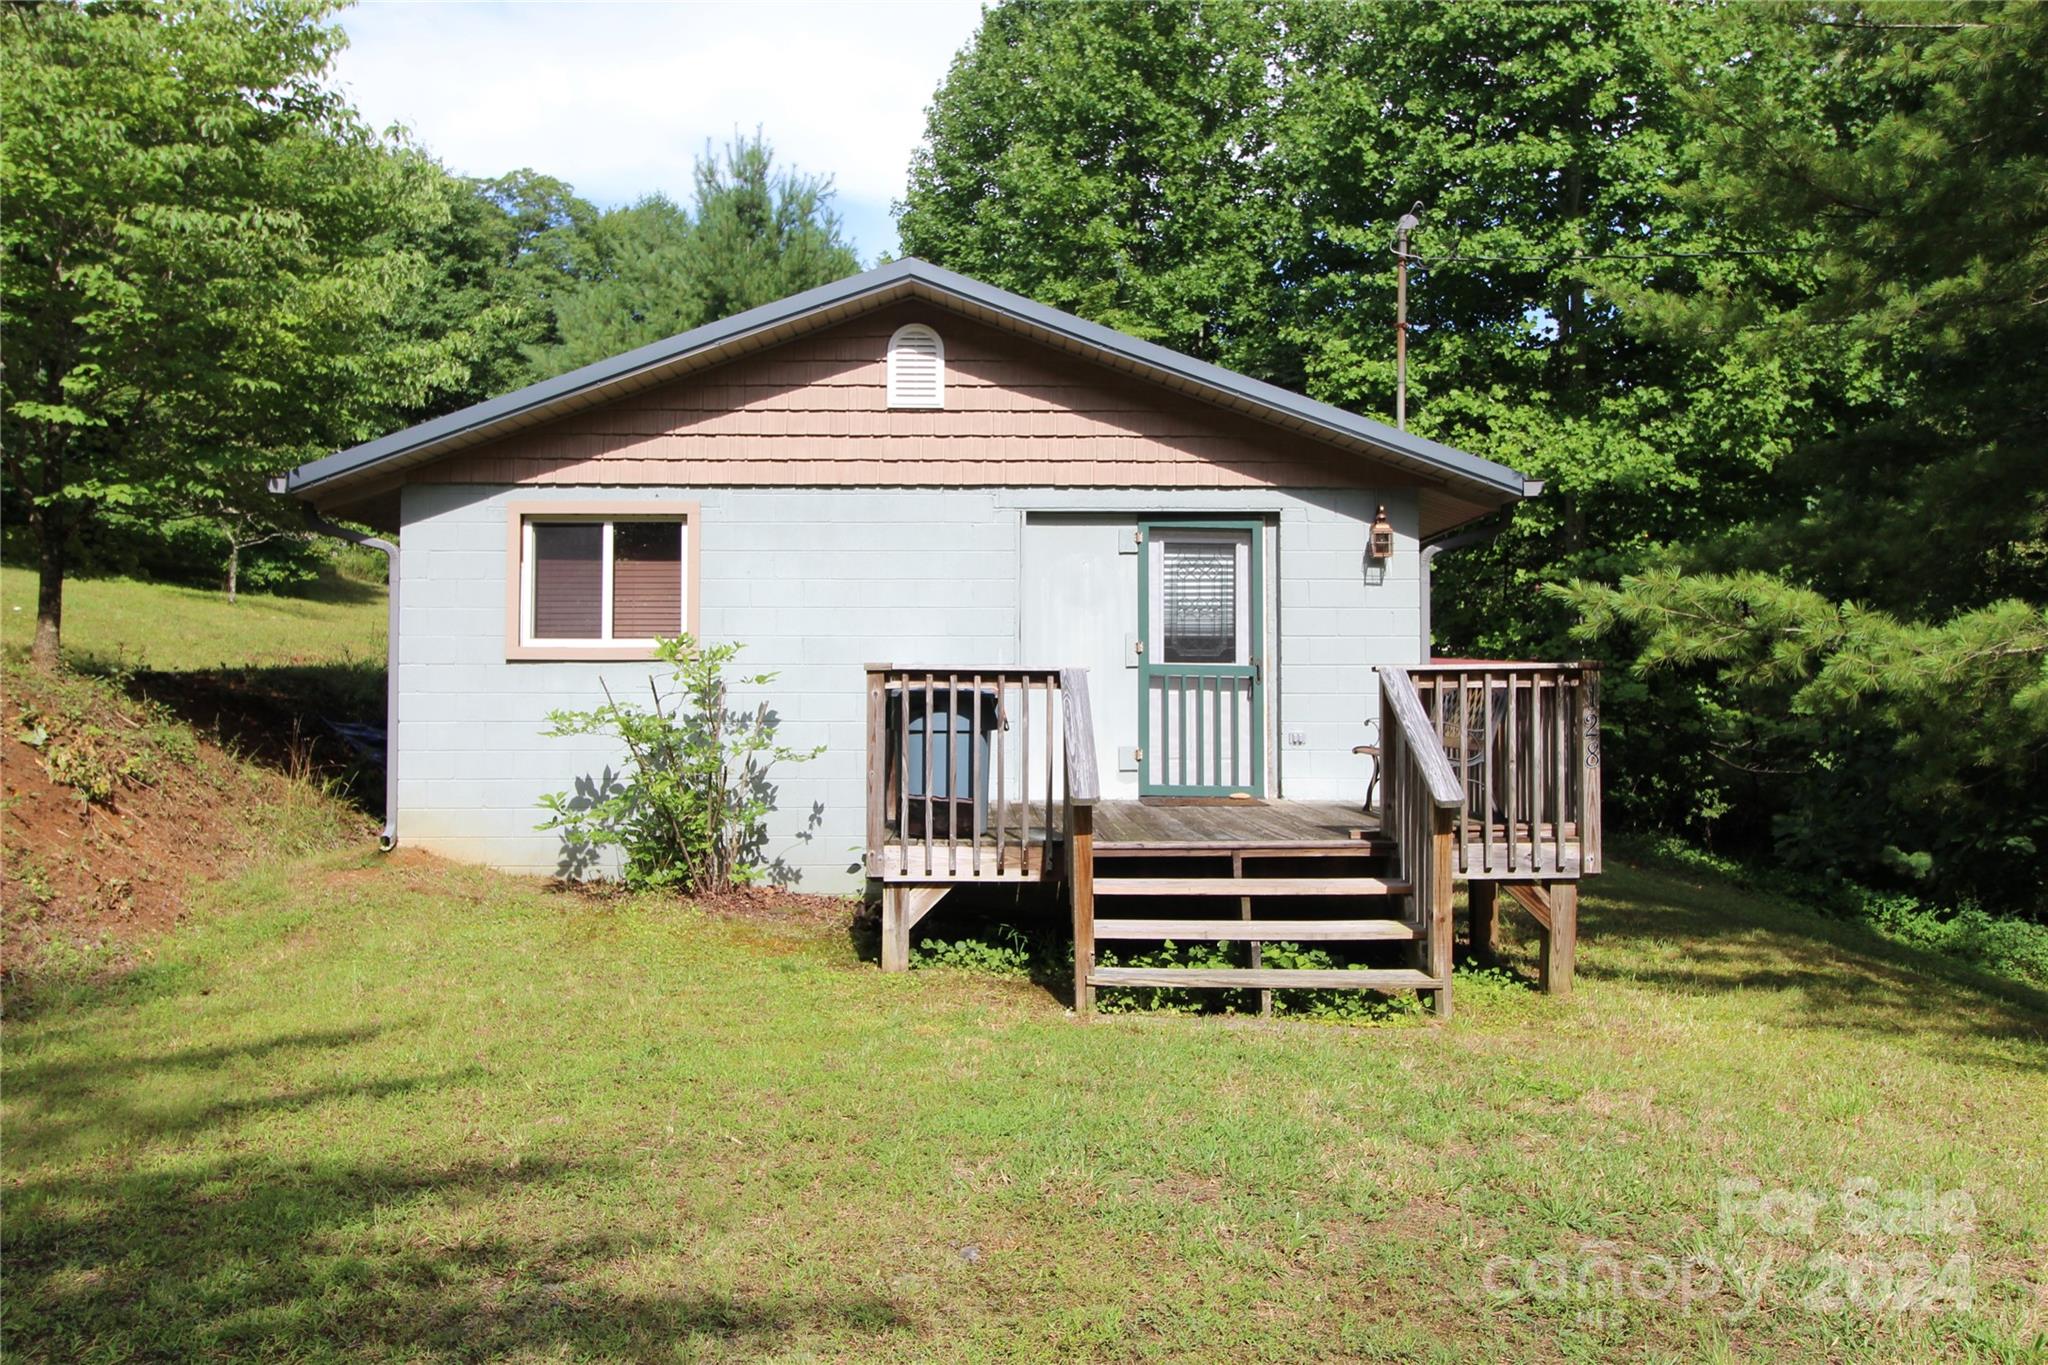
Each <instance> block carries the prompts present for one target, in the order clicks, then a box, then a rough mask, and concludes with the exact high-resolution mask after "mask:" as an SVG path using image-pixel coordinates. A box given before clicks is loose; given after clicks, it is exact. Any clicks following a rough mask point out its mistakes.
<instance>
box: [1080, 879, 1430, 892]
mask: <svg viewBox="0 0 2048 1365" xmlns="http://www.w3.org/2000/svg"><path fill="white" fill-rule="evenodd" d="M1414 889H1415V887H1414V884H1413V883H1411V882H1405V881H1389V880H1387V879H1386V878H1385V877H1097V878H1096V879H1095V894H1096V895H1098V896H1405V895H1408V894H1409V893H1410V892H1412V891H1413V890H1414Z"/></svg>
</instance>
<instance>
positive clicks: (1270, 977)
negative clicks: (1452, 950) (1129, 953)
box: [1088, 967, 1443, 991]
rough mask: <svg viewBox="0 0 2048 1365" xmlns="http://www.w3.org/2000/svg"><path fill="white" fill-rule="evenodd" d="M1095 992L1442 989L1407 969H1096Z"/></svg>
mask: <svg viewBox="0 0 2048 1365" xmlns="http://www.w3.org/2000/svg"><path fill="white" fill-rule="evenodd" d="M1088 984H1089V985H1091V986H1215V987H1220V988H1223V989H1226V990H1247V989H1257V990H1318V991H1327V990H1362V991H1428V990H1435V989H1437V988H1438V987H1439V986H1441V985H1442V984H1443V983H1442V982H1440V981H1438V980H1437V979H1436V978H1435V977H1433V976H1431V975H1430V974H1429V973H1427V972H1418V971H1413V970H1410V969H1408V968H1390V969H1386V970H1375V971H1356V972H1347V971H1322V970H1316V971H1311V970H1306V969H1293V970H1289V969H1285V968H1277V967H1097V968H1096V969H1095V970H1094V971H1092V972H1090V973H1089V974H1088Z"/></svg>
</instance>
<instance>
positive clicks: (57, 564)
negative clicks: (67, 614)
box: [28, 506, 68, 673]
mask: <svg viewBox="0 0 2048 1365" xmlns="http://www.w3.org/2000/svg"><path fill="white" fill-rule="evenodd" d="M67 531H68V528H67V527H66V525H65V523H64V518H63V516H62V515H60V514H59V512H58V510H57V509H56V508H55V507H51V506H46V507H44V508H42V509H41V510H40V511H39V512H38V513H37V516H36V532H37V534H36V541H37V551H36V639H35V643H34V644H33V645H32V646H30V648H29V654H28V657H29V662H30V663H31V664H33V665H35V668H36V670H37V671H38V672H41V673H55V672H56V671H57V669H58V667H59V666H60V664H61V663H62V660H63V653H62V646H63V642H64V641H63V635H64V537H65V535H66V534H67Z"/></svg>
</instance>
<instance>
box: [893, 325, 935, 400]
mask: <svg viewBox="0 0 2048 1365" xmlns="http://www.w3.org/2000/svg"><path fill="white" fill-rule="evenodd" d="M911 333H918V334H921V335H923V336H927V337H930V338H931V341H932V350H933V352H934V354H935V359H934V361H933V363H934V364H935V365H936V366H937V367H938V370H937V373H936V374H935V375H934V376H933V381H932V397H931V401H930V402H925V401H924V400H922V399H919V400H911V399H906V398H904V397H903V396H902V394H901V393H900V392H899V391H898V390H897V386H896V365H897V361H896V355H897V351H898V349H899V347H900V346H901V345H902V342H903V338H904V337H905V336H907V335H910V334H911ZM888 362H889V374H888V389H887V392H886V397H887V399H888V405H889V406H890V407H892V408H922V409H927V410H929V409H932V408H943V407H945V406H946V339H945V338H944V337H942V336H940V335H939V333H938V330H937V329H936V328H933V327H930V326H927V325H926V324H924V323H922V322H909V323H905V324H904V325H903V326H901V327H898V328H897V329H896V330H895V331H894V332H893V333H891V334H890V336H889V356H888Z"/></svg>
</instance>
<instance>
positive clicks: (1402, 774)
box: [1379, 668, 1464, 1015]
mask: <svg viewBox="0 0 2048 1365" xmlns="http://www.w3.org/2000/svg"><path fill="white" fill-rule="evenodd" d="M1379 676H1380V735H1381V756H1380V763H1381V774H1382V777H1383V779H1384V780H1383V781H1382V782H1381V784H1380V785H1381V793H1382V795H1381V798H1380V823H1381V826H1382V827H1383V829H1384V830H1385V831H1386V832H1387V833H1388V834H1391V835H1392V836H1393V838H1394V847H1395V857H1396V858H1397V859H1398V860H1399V876H1400V878H1401V880H1403V881H1405V882H1407V883H1408V884H1409V888H1410V890H1409V896H1410V901H1409V904H1410V905H1411V906H1412V907H1413V909H1412V911H1411V920H1412V923H1413V925H1414V928H1415V930H1416V932H1417V939H1416V942H1417V945H1418V947H1419V949H1420V956H1421V958H1422V961H1421V963H1420V964H1419V965H1420V966H1421V968H1422V970H1423V971H1425V972H1427V973H1429V975H1430V976H1432V977H1434V978H1435V979H1436V982H1437V985H1436V988H1435V992H1434V994H1435V997H1436V1012H1437V1013H1438V1014H1439V1015H1448V1014H1449V1013H1450V1012H1451V888H1452V883H1453V881H1454V874H1453V873H1452V870H1451V863H1452V857H1453V851H1452V841H1453V840H1454V838H1455V837H1456V835H1455V829H1456V824H1457V817H1458V812H1459V810H1460V809H1461V808H1462V807H1463V805H1464V793H1463V791H1462V789H1461V786H1460V783H1459V781H1458V776H1457V774H1456V773H1455V772H1454V771H1453V770H1452V767H1451V761H1450V758H1449V756H1448V755H1447V754H1446V753H1445V752H1444V747H1443V745H1442V743H1441V742H1440V741H1439V740H1438V738H1437V731H1436V730H1435V729H1434V728H1432V726H1431V724H1430V718H1429V716H1428V715H1427V714H1425V712H1424V711H1423V709H1422V699H1421V697H1420V696H1419V695H1418V694H1417V691H1416V687H1415V681H1414V679H1413V678H1411V677H1410V676H1409V673H1408V671H1407V670H1405V669H1401V668H1382V669H1380V670H1379Z"/></svg>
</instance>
